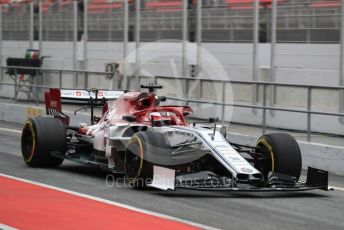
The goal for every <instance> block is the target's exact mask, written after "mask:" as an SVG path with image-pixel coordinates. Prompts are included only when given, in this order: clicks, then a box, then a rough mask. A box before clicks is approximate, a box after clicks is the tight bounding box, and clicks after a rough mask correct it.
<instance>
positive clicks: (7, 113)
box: [0, 101, 344, 175]
mask: <svg viewBox="0 0 344 230" xmlns="http://www.w3.org/2000/svg"><path fill="white" fill-rule="evenodd" d="M69 109H71V108H69ZM64 112H65V113H66V114H67V115H68V116H70V118H71V125H79V124H80V123H88V122H89V119H90V115H89V113H87V112H81V113H79V114H78V115H76V116H74V114H73V111H71V110H64ZM44 114H45V109H44V107H43V106H42V105H41V106H34V105H27V104H19V103H17V104H15V103H9V102H4V101H0V120H2V121H8V122H14V123H19V124H24V122H25V121H26V119H27V118H28V116H41V115H44ZM228 136H229V138H230V141H231V142H234V143H238V144H248V145H253V146H254V145H255V144H256V141H257V139H258V138H259V137H258V136H254V135H245V134H240V133H232V132H229V135H228ZM298 143H299V145H300V148H301V152H302V167H303V169H307V167H308V166H313V167H316V168H320V169H324V170H328V171H329V172H332V173H335V174H337V175H344V147H338V146H331V145H324V144H319V143H311V142H310V143H308V142H303V141H298Z"/></svg>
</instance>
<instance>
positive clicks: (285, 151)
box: [257, 133, 302, 180]
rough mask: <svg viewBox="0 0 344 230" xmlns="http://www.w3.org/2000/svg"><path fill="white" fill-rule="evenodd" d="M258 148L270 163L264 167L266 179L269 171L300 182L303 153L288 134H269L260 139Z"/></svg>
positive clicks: (263, 171)
mask: <svg viewBox="0 0 344 230" xmlns="http://www.w3.org/2000/svg"><path fill="white" fill-rule="evenodd" d="M257 147H258V148H260V149H261V152H262V153H263V155H265V156H266V157H267V158H268V159H269V161H268V162H267V163H266V164H264V165H262V167H261V168H262V173H263V175H264V177H265V178H267V176H268V175H267V174H268V173H269V171H271V172H277V173H281V174H286V175H290V176H293V177H295V178H296V180H298V179H299V178H300V174H301V168H302V157H301V151H300V147H299V145H298V143H297V142H296V140H295V138H294V137H293V136H291V135H289V134H287V133H272V134H267V135H264V136H262V137H260V138H259V139H258V142H257Z"/></svg>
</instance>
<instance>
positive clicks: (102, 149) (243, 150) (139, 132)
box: [21, 85, 328, 191]
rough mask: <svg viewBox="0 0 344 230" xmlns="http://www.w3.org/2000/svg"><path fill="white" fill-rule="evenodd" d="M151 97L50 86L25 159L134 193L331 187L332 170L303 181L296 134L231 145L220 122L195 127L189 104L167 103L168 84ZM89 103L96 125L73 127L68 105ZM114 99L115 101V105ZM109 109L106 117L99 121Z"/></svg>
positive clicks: (30, 129) (27, 135)
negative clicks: (88, 171) (88, 173)
mask: <svg viewBox="0 0 344 230" xmlns="http://www.w3.org/2000/svg"><path fill="white" fill-rule="evenodd" d="M141 88H144V89H148V92H123V91H99V90H91V91H86V90H59V89H50V91H49V92H47V93H46V95H45V99H46V109H47V115H49V116H47V117H38V118H33V119H29V120H28V121H27V122H26V124H25V125H24V128H23V132H22V142H21V143H22V147H21V148H22V155H23V158H24V160H25V162H26V164H27V165H29V166H31V167H57V166H59V165H60V164H61V163H62V162H63V160H64V159H67V160H72V161H77V162H80V163H85V164H88V165H95V166H99V167H101V168H103V169H106V170H108V171H110V172H112V173H122V174H124V175H125V178H127V179H128V181H129V183H130V184H131V185H132V186H133V187H135V188H142V187H145V186H151V187H156V188H159V189H163V190H167V189H172V190H174V189H176V188H188V189H199V190H226V191H227V190H228V191H304V190H310V189H323V190H327V189H328V173H327V172H326V171H323V170H319V169H314V168H310V167H309V168H308V175H307V181H306V182H302V181H299V177H300V173H301V153H300V148H299V146H298V144H297V142H296V141H295V139H294V138H293V137H292V136H290V135H289V134H284V133H275V134H267V135H264V136H262V137H260V138H259V139H258V141H257V145H256V146H243V145H239V144H234V143H231V142H230V139H228V138H227V136H226V133H227V132H226V127H224V126H222V127H221V126H220V125H217V124H216V122H217V121H218V119H217V118H209V120H208V121H203V122H193V123H192V124H189V123H188V122H187V120H186V117H187V116H188V115H190V114H191V113H192V109H191V108H190V107H188V106H173V105H171V106H161V105H160V102H162V101H166V97H163V96H158V95H157V94H156V89H160V88H162V87H161V86H156V85H148V86H141ZM85 99H86V100H87V102H88V104H89V106H91V122H90V125H80V126H78V127H73V126H69V117H68V116H67V115H65V114H64V113H63V112H62V108H61V107H62V106H61V100H62V101H66V100H68V101H69V102H70V100H74V101H75V100H76V101H78V100H85ZM111 100H114V101H111ZM100 105H102V106H103V114H102V116H101V117H95V116H93V109H94V107H96V106H100Z"/></svg>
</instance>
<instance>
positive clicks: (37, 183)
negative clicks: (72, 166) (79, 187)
mask: <svg viewBox="0 0 344 230" xmlns="http://www.w3.org/2000/svg"><path fill="white" fill-rule="evenodd" d="M0 176H3V177H6V178H10V179H13V180H17V181H21V182H25V183H29V184H33V185H37V186H41V187H45V188H49V189H53V190H56V191H60V192H64V193H68V194H72V195H75V196H79V197H84V198H87V199H91V200H95V201H98V202H102V203H105V204H110V205H114V206H117V207H121V208H126V209H129V210H132V211H136V212H140V213H144V214H148V215H152V216H156V217H160V218H163V219H167V220H172V221H176V222H180V223H184V224H188V225H191V226H194V227H197V228H201V229H210V230H217V229H218V228H214V227H210V226H207V225H203V224H198V223H195V222H192V221H188V220H183V219H179V218H176V217H173V216H169V215H165V214H161V213H157V212H153V211H149V210H145V209H141V208H136V207H134V206H130V205H127V204H123V203H118V202H115V201H111V200H106V199H102V198H99V197H95V196H91V195H86V194H83V193H78V192H74V191H71V190H67V189H63V188H59V187H55V186H52V185H47V184H43V183H39V182H36V181H32V180H27V179H23V178H19V177H14V176H10V175H7V174H3V173H0ZM0 229H1V224H0ZM5 229H6V228H5Z"/></svg>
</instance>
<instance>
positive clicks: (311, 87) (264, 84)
mask: <svg viewBox="0 0 344 230" xmlns="http://www.w3.org/2000/svg"><path fill="white" fill-rule="evenodd" d="M9 68H11V69H15V73H16V72H17V71H16V70H17V69H29V70H37V71H39V72H40V73H44V72H49V73H51V72H54V73H58V76H59V81H58V85H59V88H63V87H62V86H63V84H62V83H63V74H64V73H67V74H82V75H83V76H84V79H85V84H84V86H83V88H85V89H87V88H88V84H87V82H88V76H90V75H104V76H108V75H109V74H110V75H112V77H114V74H115V73H113V72H100V71H84V70H61V69H46V68H33V67H21V66H10V67H8V66H0V74H1V75H2V76H3V74H4V70H5V69H9ZM142 78H149V79H152V77H144V76H140V77H139V78H138V85H140V82H141V79H142ZM132 79H133V78H129V79H128V80H132ZM159 79H169V80H171V79H178V80H183V81H185V82H188V81H189V80H191V81H199V82H200V84H202V82H204V81H206V82H214V83H222V96H221V99H220V100H221V101H220V102H216V101H204V100H195V99H188V98H177V97H168V99H171V100H176V101H182V102H185V103H186V104H188V103H198V104H209V105H218V106H221V107H222V117H221V119H222V121H224V119H225V107H226V106H232V107H241V108H248V109H259V110H262V111H263V113H262V123H261V126H262V132H263V134H265V132H266V128H267V122H266V112H267V111H283V112H292V113H303V114H307V140H308V141H311V133H312V128H311V121H312V120H311V119H312V115H325V116H337V117H343V118H344V113H341V112H338V113H335V112H323V111H313V110H312V109H311V106H312V90H314V89H327V90H337V91H339V92H344V86H316V85H300V84H286V83H274V82H262V81H231V80H209V79H197V78H191V77H180V78H174V77H167V76H156V77H154V78H153V80H154V82H155V83H158V81H159ZM226 84H244V85H251V86H254V87H256V88H257V89H259V86H262V87H263V98H262V105H257V104H254V103H252V104H251V105H245V104H235V103H233V102H232V103H227V102H226V90H225V89H226ZM0 85H8V86H14V100H15V101H17V96H18V92H17V87H18V75H17V74H15V76H14V83H3V82H0ZM279 86H280V87H293V88H304V89H306V90H307V106H306V107H307V109H306V110H302V109H288V108H283V107H276V106H268V105H267V88H268V87H279ZM31 87H33V88H35V89H36V90H37V93H38V90H41V89H48V88H51V86H50V85H40V84H33V85H31ZM187 90H188V89H187V88H186V91H187ZM200 90H201V92H200V93H201V95H202V91H203V88H202V87H201V89H200ZM186 95H187V94H186ZM38 99H39V98H38V97H37V101H36V102H37V103H38V102H39V101H38Z"/></svg>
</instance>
